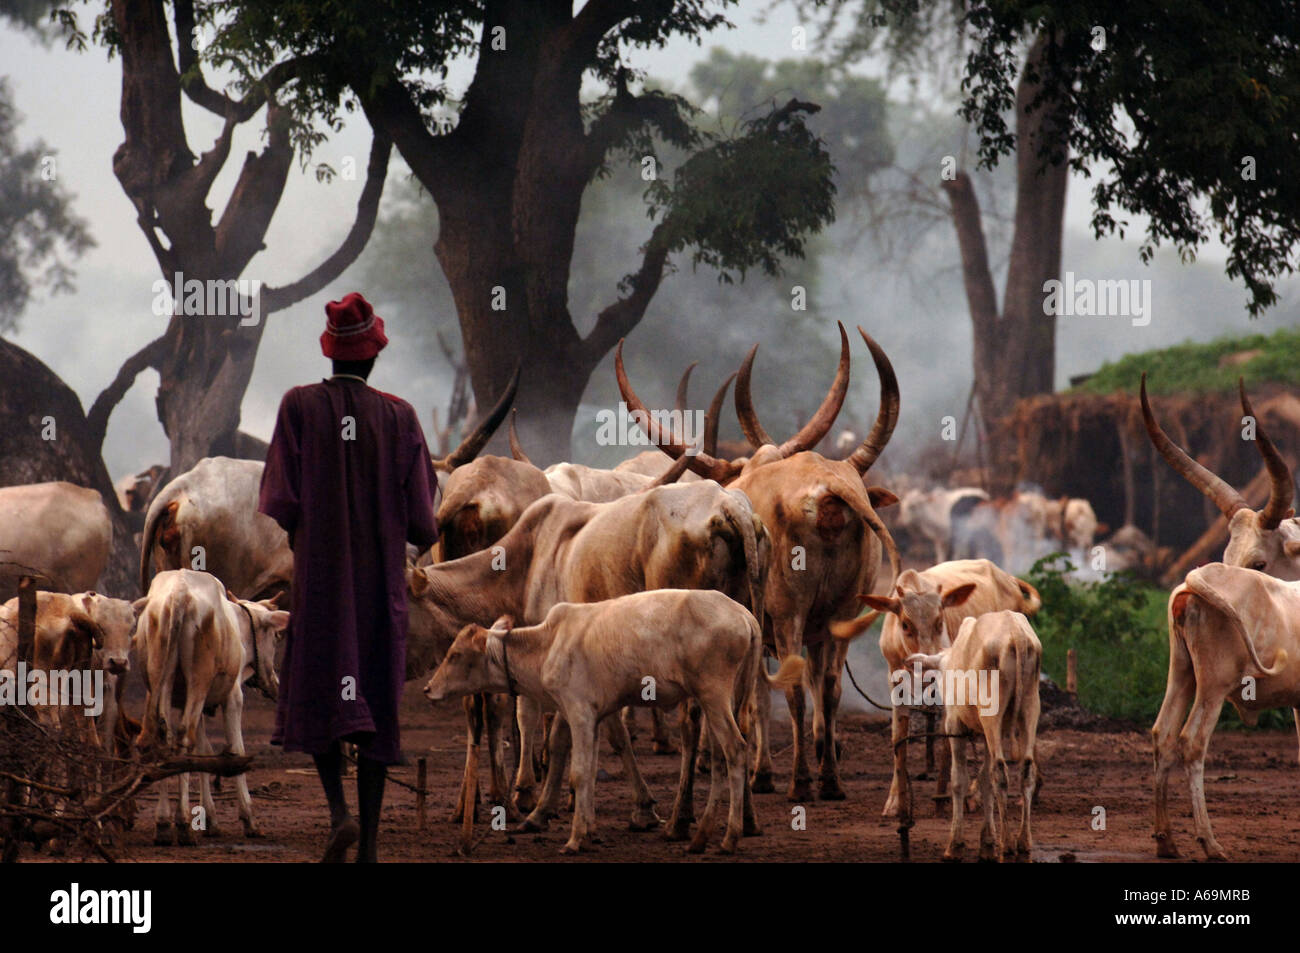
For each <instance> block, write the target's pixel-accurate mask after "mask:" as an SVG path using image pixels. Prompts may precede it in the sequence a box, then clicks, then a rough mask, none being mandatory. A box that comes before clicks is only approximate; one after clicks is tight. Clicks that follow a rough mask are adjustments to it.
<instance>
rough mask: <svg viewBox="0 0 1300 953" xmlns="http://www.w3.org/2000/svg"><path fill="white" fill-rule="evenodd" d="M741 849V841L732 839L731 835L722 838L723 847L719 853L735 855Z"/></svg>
mask: <svg viewBox="0 0 1300 953" xmlns="http://www.w3.org/2000/svg"><path fill="white" fill-rule="evenodd" d="M739 847H740V842H739V839H738V838H735V837H732V836H731V835H730V834H728V835H726V836H725V837H723V838H722V844H721V846H719V847H718V853H719V854H734V853H735V852H736V851H737V849H739Z"/></svg>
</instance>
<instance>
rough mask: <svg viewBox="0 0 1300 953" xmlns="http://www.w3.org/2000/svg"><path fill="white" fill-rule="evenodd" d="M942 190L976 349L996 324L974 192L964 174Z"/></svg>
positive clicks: (994, 296)
mask: <svg viewBox="0 0 1300 953" xmlns="http://www.w3.org/2000/svg"><path fill="white" fill-rule="evenodd" d="M943 188H944V191H945V192H947V193H948V201H949V202H950V203H951V205H952V224H953V227H954V228H955V229H956V231H957V247H958V249H959V250H960V252H961V265H962V268H961V271H962V283H963V284H964V286H965V289H966V304H967V307H968V308H969V309H970V316H971V322H972V323H973V324H974V325H975V341H976V346H978V345H979V342H980V341H986V340H989V338H990V336H991V335H992V333H993V330H994V326H995V325H996V324H997V320H998V295H997V291H996V289H995V288H994V287H993V273H992V272H991V271H990V270H989V252H988V247H987V245H986V244H985V242H984V226H983V225H982V224H981V222H980V205H979V199H977V198H976V197H975V188H974V186H973V185H972V183H971V178H970V176H969V175H967V174H966V173H965V172H958V173H957V177H956V178H955V179H950V180H947V181H945V182H944V183H943Z"/></svg>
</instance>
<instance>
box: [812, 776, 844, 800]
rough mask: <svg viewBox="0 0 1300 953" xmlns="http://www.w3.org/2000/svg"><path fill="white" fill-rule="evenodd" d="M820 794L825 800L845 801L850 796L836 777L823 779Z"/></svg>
mask: <svg viewBox="0 0 1300 953" xmlns="http://www.w3.org/2000/svg"><path fill="white" fill-rule="evenodd" d="M818 795H819V796H820V797H821V799H822V800H823V801H843V800H844V799H845V798H846V797H848V795H846V794H845V793H844V789H843V788H842V787H840V782H839V781H838V780H834V779H832V780H829V781H823V782H822V783H821V789H820V790H819V791H818Z"/></svg>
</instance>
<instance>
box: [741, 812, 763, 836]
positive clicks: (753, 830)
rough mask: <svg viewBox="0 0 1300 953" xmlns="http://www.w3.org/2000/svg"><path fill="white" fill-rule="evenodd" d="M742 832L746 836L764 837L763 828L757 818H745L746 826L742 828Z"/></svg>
mask: <svg viewBox="0 0 1300 953" xmlns="http://www.w3.org/2000/svg"><path fill="white" fill-rule="evenodd" d="M741 833H743V834H744V835H745V836H746V837H762V836H763V828H762V826H761V825H760V824H759V823H758V819H757V818H753V817H747V818H745V823H744V826H743V827H742V828H741Z"/></svg>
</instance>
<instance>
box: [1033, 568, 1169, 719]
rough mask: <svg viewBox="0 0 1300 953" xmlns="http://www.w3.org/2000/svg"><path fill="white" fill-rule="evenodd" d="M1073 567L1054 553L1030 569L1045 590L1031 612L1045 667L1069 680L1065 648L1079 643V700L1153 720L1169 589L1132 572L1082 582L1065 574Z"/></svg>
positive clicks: (1160, 691) (1163, 668)
mask: <svg viewBox="0 0 1300 953" xmlns="http://www.w3.org/2000/svg"><path fill="white" fill-rule="evenodd" d="M1073 570H1074V565H1073V564H1072V563H1071V562H1070V559H1069V557H1068V556H1066V555H1065V554H1064V553H1054V554H1052V555H1051V556H1046V557H1044V558H1043V559H1040V560H1039V561H1038V562H1036V563H1034V566H1033V568H1032V569H1031V570H1030V571H1029V572H1028V573H1027V574H1026V578H1027V579H1028V581H1029V583H1030V584H1031V585H1033V586H1034V587H1035V588H1036V589H1037V590H1038V592H1039V594H1040V595H1041V596H1042V597H1043V608H1042V609H1041V610H1040V611H1039V612H1038V614H1037V615H1036V616H1034V619H1033V626H1034V630H1035V631H1036V632H1037V633H1038V637H1039V639H1040V640H1041V641H1042V643H1043V670H1044V671H1045V672H1046V673H1047V674H1048V676H1049V677H1050V678H1052V680H1053V681H1055V682H1056V683H1057V684H1059V685H1061V686H1064V685H1065V671H1066V653H1067V651H1068V650H1069V649H1074V650H1075V651H1076V652H1077V653H1078V660H1079V667H1078V675H1079V704H1081V705H1082V706H1083V707H1084V708H1087V709H1088V710H1089V711H1094V712H1097V713H1098V714H1102V715H1108V716H1110V717H1113V718H1129V719H1133V720H1135V721H1138V722H1142V723H1149V722H1151V721H1153V720H1154V719H1155V715H1156V712H1157V711H1158V710H1159V709H1160V702H1161V700H1162V699H1163V698H1164V694H1165V676H1166V673H1167V669H1168V665H1169V649H1168V636H1167V634H1166V631H1165V602H1166V599H1167V595H1166V593H1165V592H1164V591H1162V590H1160V589H1156V588H1154V587H1152V586H1148V585H1146V584H1144V583H1141V582H1139V581H1138V580H1137V578H1136V577H1134V576H1133V575H1132V574H1129V573H1114V574H1111V575H1109V576H1107V577H1106V578H1105V579H1103V580H1102V581H1100V582H1089V583H1078V582H1074V581H1073V580H1071V579H1069V578H1068V577H1067V574H1068V573H1070V572H1072V571H1073Z"/></svg>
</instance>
